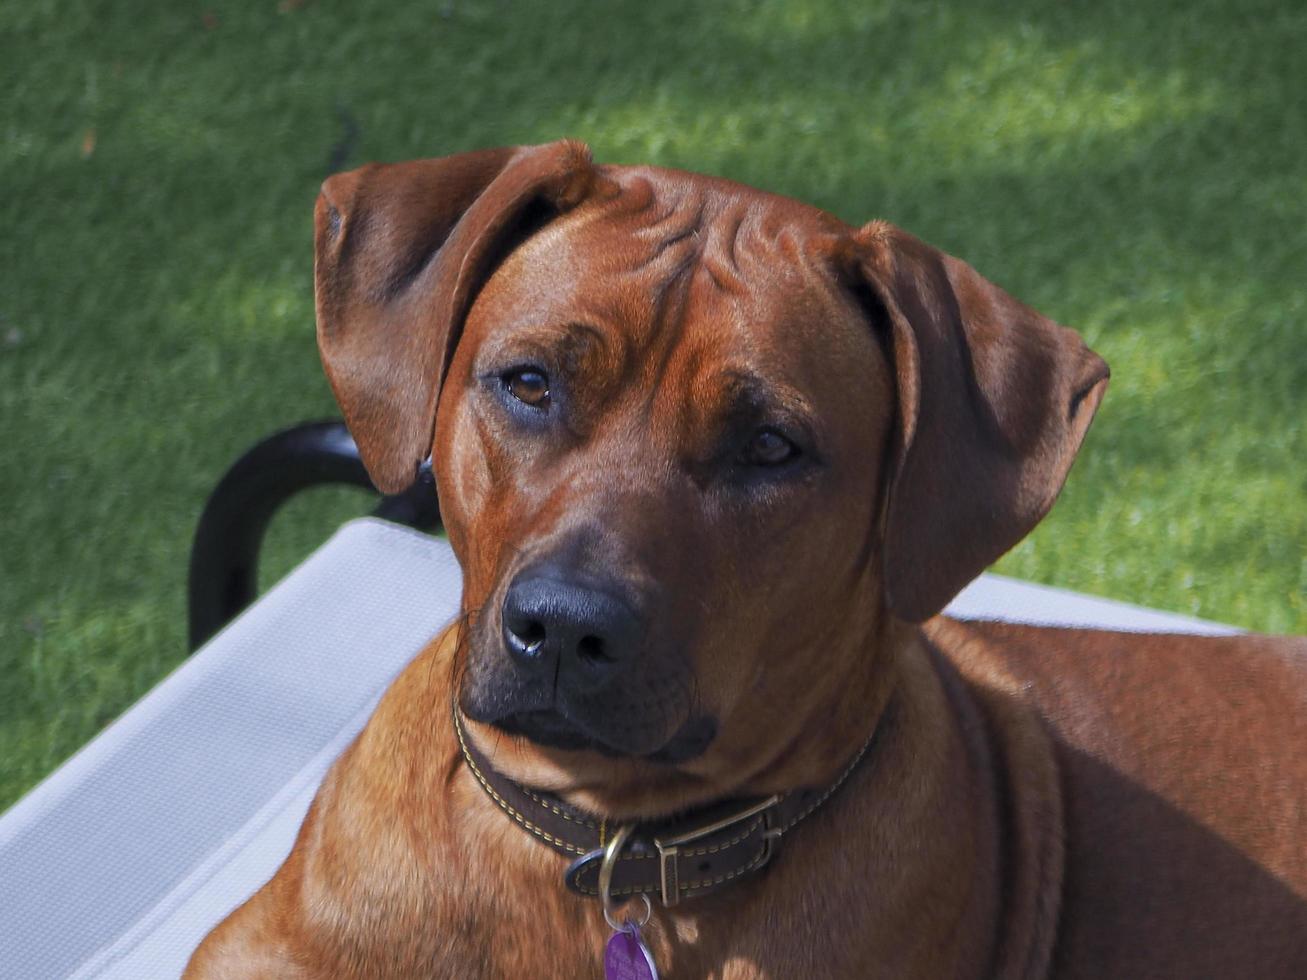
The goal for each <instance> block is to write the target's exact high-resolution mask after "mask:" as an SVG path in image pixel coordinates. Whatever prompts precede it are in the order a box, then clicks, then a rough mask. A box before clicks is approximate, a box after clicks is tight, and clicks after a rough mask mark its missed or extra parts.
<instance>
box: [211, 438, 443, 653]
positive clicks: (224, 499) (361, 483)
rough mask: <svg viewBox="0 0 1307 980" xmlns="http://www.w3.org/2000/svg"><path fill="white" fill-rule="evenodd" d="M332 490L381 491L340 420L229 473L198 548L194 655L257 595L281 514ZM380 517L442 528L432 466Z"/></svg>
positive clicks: (384, 503)
mask: <svg viewBox="0 0 1307 980" xmlns="http://www.w3.org/2000/svg"><path fill="white" fill-rule="evenodd" d="M327 485H348V486H356V487H361V488H363V489H364V490H371V491H372V492H373V493H377V489H376V487H374V486H373V485H372V481H371V480H370V479H369V478H368V474H367V470H365V469H364V468H363V463H362V461H361V460H360V459H359V453H358V447H357V446H356V445H355V444H354V439H353V437H352V436H351V435H350V434H349V430H348V429H346V428H345V423H343V422H340V421H322V422H306V423H303V424H301V425H297V426H294V427H292V428H289V429H285V430H283V431H281V432H278V433H276V434H275V435H272V436H269V437H268V438H267V439H264V440H263V441H262V442H260V443H258V444H257V445H255V446H254V447H253V448H252V449H250V450H249V451H248V452H246V453H245V454H244V455H243V456H241V457H240V459H238V460H236V462H235V463H233V464H232V466H231V468H230V469H228V470H227V472H226V473H225V474H223V477H222V479H221V480H219V481H218V485H217V486H216V487H215V488H214V490H213V493H211V494H210V495H209V499H208V501H207V502H206V503H205V505H204V510H203V512H202V513H201V514H200V521H199V524H198V525H196V528H195V539H194V541H193V542H192V543H191V561H190V576H189V582H188V587H187V600H188V603H187V605H188V622H189V632H188V636H189V642H190V648H191V650H195V649H197V648H198V647H200V646H201V645H202V644H203V643H204V642H205V641H206V640H208V639H209V638H210V637H211V636H213V635H214V634H215V633H217V632H218V631H219V630H220V629H222V627H223V626H225V625H227V623H228V622H230V621H231V620H232V619H234V618H235V617H236V616H237V615H239V614H240V612H241V611H242V610H244V609H245V607H246V606H248V605H249V604H250V603H252V602H253V601H254V599H255V597H256V596H257V595H258V569H259V551H260V548H261V547H262V544H263V538H264V534H265V533H266V532H267V529H268V525H269V524H270V523H271V522H272V518H273V515H274V514H275V513H276V512H277V510H278V508H280V507H281V505H282V504H284V503H285V502H286V501H287V500H289V499H290V498H291V497H293V496H294V495H295V494H297V493H299V492H300V491H301V490H307V489H309V488H310V487H317V486H327ZM378 495H379V496H380V494H378ZM373 514H374V515H375V516H377V517H383V518H385V519H387V520H391V521H395V522H396V523H399V524H405V525H408V526H409V527H413V528H417V529H419V530H422V531H435V530H438V529H439V528H440V526H441V524H440V506H439V503H438V502H437V500H436V481H435V477H434V476H433V475H432V472H431V466H430V463H429V462H428V463H427V464H425V465H423V467H422V468H421V469H420V470H419V472H418V479H417V482H416V483H414V484H413V486H412V487H410V488H409V489H408V490H405V491H404V492H403V493H400V494H396V495H394V496H381V500H380V503H378V505H377V507H376V508H375V509H374V510H373Z"/></svg>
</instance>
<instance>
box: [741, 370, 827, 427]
mask: <svg viewBox="0 0 1307 980" xmlns="http://www.w3.org/2000/svg"><path fill="white" fill-rule="evenodd" d="M719 377H720V379H721V381H720V384H721V388H720V389H719V390H720V392H721V395H720V396H719V399H720V400H719V401H718V405H719V411H720V412H721V413H722V415H723V416H724V417H726V418H727V419H730V420H732V421H750V420H758V419H762V418H767V417H778V418H780V419H783V420H785V421H787V422H789V423H791V424H794V425H799V426H802V427H803V428H805V429H811V422H810V420H811V418H812V409H811V406H810V404H809V402H808V399H806V398H805V397H803V395H802V394H801V393H800V392H798V391H797V390H795V389H794V388H792V387H790V386H789V385H787V384H784V383H779V382H776V381H770V380H767V379H765V378H763V377H762V376H761V375H759V374H756V373H754V372H753V371H750V370H738V369H737V370H730V371H725V372H722V374H721V375H720V376H719Z"/></svg>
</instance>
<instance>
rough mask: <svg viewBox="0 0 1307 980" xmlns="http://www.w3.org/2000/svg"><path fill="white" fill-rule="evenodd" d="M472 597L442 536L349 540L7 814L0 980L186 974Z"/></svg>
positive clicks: (380, 530)
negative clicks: (190, 960)
mask: <svg viewBox="0 0 1307 980" xmlns="http://www.w3.org/2000/svg"><path fill="white" fill-rule="evenodd" d="M460 589H461V579H460V575H459V571H458V566H457V564H456V563H455V561H454V558H453V555H452V553H451V551H450V549H449V546H448V545H447V544H445V543H444V542H443V541H440V540H437V539H435V538H431V537H429V536H427V535H422V534H418V533H416V532H413V531H409V530H407V529H405V528H402V527H399V526H397V525H394V524H389V523H386V522H384V521H378V520H373V519H364V520H360V521H354V522H351V523H349V524H347V525H345V526H344V527H342V528H341V529H340V530H339V531H338V532H337V533H336V534H335V535H334V536H333V537H332V538H331V540H330V541H328V542H327V543H326V544H325V545H323V546H322V548H320V549H319V550H318V551H317V552H315V553H314V554H313V555H312V556H311V557H310V558H309V559H308V560H307V561H305V562H304V563H303V564H302V565H301V566H300V567H299V568H297V569H296V570H295V571H294V572H292V573H291V574H290V575H288V576H287V577H286V578H285V579H283V580H282V581H281V582H279V583H278V584H277V585H276V586H275V587H274V588H273V589H271V590H270V591H269V592H268V593H267V594H266V595H265V596H263V597H262V598H260V599H259V601H258V602H257V603H256V604H255V605H253V606H252V607H251V608H250V609H249V610H247V611H246V612H245V613H244V614H243V615H242V616H241V617H240V618H239V619H237V620H236V621H235V622H233V623H232V624H231V625H230V626H228V627H227V628H226V629H225V630H223V631H222V633H220V634H219V635H218V636H216V637H215V638H214V639H212V640H211V641H209V643H207V644H206V645H205V646H204V648H203V649H201V650H200V651H199V652H197V653H196V654H195V655H194V656H193V657H191V658H190V659H189V660H188V661H187V662H186V663H185V664H183V665H182V666H181V667H179V668H178V669H177V670H176V671H175V672H174V673H173V674H172V675H171V676H169V677H168V678H167V679H166V680H164V681H163V682H162V683H161V684H160V685H159V686H158V687H156V688H155V689H154V690H153V691H151V692H150V693H149V694H148V695H147V696H146V697H145V698H143V699H142V700H141V701H140V703H138V704H137V705H136V706H135V707H133V708H132V709H131V710H130V711H129V712H127V713H126V714H125V715H124V716H123V717H122V718H121V719H119V720H118V721H117V722H115V723H114V724H113V725H111V726H110V727H109V728H108V729H106V730H105V731H104V732H103V733H102V734H101V735H100V736H99V737H97V738H96V739H95V740H94V741H93V742H92V743H91V744H90V745H88V746H87V747H86V748H85V749H83V750H82V751H81V752H79V753H78V754H77V755H76V756H74V757H73V758H72V759H71V760H69V761H68V762H67V763H66V764H65V765H64V766H63V767H62V768H60V769H59V770H58V771H57V772H56V773H55V774H54V775H52V776H51V777H50V778H49V779H47V780H46V781H45V782H44V783H42V784H41V785H40V786H38V787H37V788H36V789H35V790H33V791H32V793H30V794H29V795H28V796H27V797H25V798H24V799H23V800H22V801H20V802H19V803H18V804H17V805H16V806H15V807H14V808H13V809H12V810H10V811H9V812H8V813H7V814H5V816H4V818H3V819H0V977H3V978H6V980H8V978H12V980H40V978H43V977H66V976H69V975H77V976H86V977H91V976H95V977H109V976H114V977H132V978H135V980H141V978H154V977H171V976H177V975H178V974H179V973H180V972H181V969H182V966H183V965H184V964H185V962H186V959H187V957H188V956H189V954H190V951H191V950H192V949H193V948H194V946H195V945H196V943H197V942H198V941H199V939H200V938H201V937H202V936H203V935H204V933H205V932H206V931H207V929H208V928H210V927H211V926H212V925H213V924H214V923H215V922H217V921H218V920H220V919H221V918H222V917H223V916H224V915H225V914H226V913H227V912H228V911H230V909H232V908H234V907H235V906H236V905H238V904H239V903H240V902H241V901H243V900H244V899H245V898H246V897H247V896H248V895H249V894H250V893H251V892H253V891H254V889H255V888H257V886H258V885H259V884H260V883H261V882H262V881H264V880H265V879H266V878H267V877H268V876H269V875H270V874H271V872H272V871H273V870H275V868H276V867H277V865H278V864H279V863H280V862H281V860H282V859H283V858H284V857H285V854H286V853H287V851H288V850H289V847H290V843H291V841H292V839H293V837H294V833H295V831H296V830H297V829H298V826H299V822H300V820H301V819H302V818H303V814H304V811H305V809H306V808H307V806H308V803H309V800H310V799H311V798H312V795H313V791H314V789H315V788H316V786H317V783H318V781H319V780H320V779H321V778H322V775H323V773H324V772H325V770H326V768H327V766H328V765H329V764H330V762H331V760H332V759H333V758H334V757H335V756H336V755H337V754H338V753H339V752H340V751H341V750H342V749H343V748H344V747H345V745H347V744H348V742H349V740H350V739H351V738H352V737H353V735H354V733H355V732H357V730H358V729H359V728H360V727H361V726H362V724H363V722H364V721H365V720H366V719H367V717H368V714H369V712H370V710H371V708H372V705H373V704H374V703H375V701H376V699H377V697H378V696H379V695H380V693H381V692H382V691H383V690H384V689H385V687H386V685H387V684H388V683H389V681H390V679H391V678H392V677H394V675H395V674H396V673H397V672H398V670H399V669H400V668H401V667H402V666H403V665H404V664H405V663H406V662H407V661H409V660H410V659H411V658H412V657H413V656H414V655H415V654H416V653H417V651H418V650H420V649H421V648H422V646H423V645H424V644H425V643H426V642H427V641H428V640H429V639H431V638H432V637H433V636H435V635H436V633H438V632H439V630H440V628H441V627H442V626H443V625H444V624H445V623H446V622H448V621H449V620H450V619H451V618H452V617H453V616H454V614H455V613H456V612H457V610H458V600H459V593H460Z"/></svg>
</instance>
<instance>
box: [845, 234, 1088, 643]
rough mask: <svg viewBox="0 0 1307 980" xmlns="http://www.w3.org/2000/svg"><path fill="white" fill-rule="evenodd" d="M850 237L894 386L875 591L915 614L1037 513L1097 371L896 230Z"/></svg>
mask: <svg viewBox="0 0 1307 980" xmlns="http://www.w3.org/2000/svg"><path fill="white" fill-rule="evenodd" d="M855 242H856V247H855V249H854V251H853V256H852V257H853V261H854V265H855V276H856V277H857V278H858V279H860V280H861V282H860V285H861V286H862V288H863V289H865V290H867V291H869V292H870V297H869V299H870V302H871V304H872V305H873V306H878V307H879V308H880V309H879V311H878V314H879V315H881V316H883V319H884V320H885V321H886V323H887V326H888V331H889V337H888V350H889V353H890V356H891V358H892V360H893V372H894V375H895V377H896V382H897V388H898V419H897V425H896V432H895V439H894V442H893V450H892V458H891V466H890V470H889V476H888V484H887V491H888V499H887V501H886V511H885V529H884V542H883V549H884V550H883V561H884V582H885V589H886V597H887V599H888V602H889V607H890V609H891V610H892V611H893V612H894V613H895V615H897V616H899V617H901V618H903V619H906V620H908V621H911V622H920V621H921V620H924V619H927V618H929V617H930V616H933V615H935V614H936V613H938V612H939V611H940V610H942V609H943V608H944V607H945V606H946V605H947V604H948V603H949V601H950V600H951V599H952V598H953V597H954V596H955V595H957V593H958V592H959V591H961V589H962V588H963V586H965V585H966V584H967V583H968V582H969V581H971V580H972V579H973V578H975V577H976V576H977V575H978V574H980V572H981V571H983V570H984V569H985V567H986V566H988V565H990V564H991V563H992V562H994V561H995V560H996V559H997V558H998V557H999V556H1000V555H1002V554H1003V553H1004V552H1005V551H1007V550H1008V549H1009V548H1011V547H1012V546H1013V545H1015V544H1016V543H1017V542H1018V541H1020V540H1021V538H1023V537H1024V536H1025V535H1026V534H1027V533H1028V532H1029V531H1030V530H1031V529H1032V528H1033V527H1034V526H1035V525H1036V524H1037V523H1038V522H1039V520H1040V519H1041V518H1042V517H1043V516H1044V515H1045V514H1046V513H1047V512H1048V509H1049V508H1050V507H1051V506H1052V505H1053V501H1054V499H1055V498H1056V497H1057V494H1058V492H1059V491H1060V490H1061V488H1062V483H1063V481H1064V480H1065V479H1066V475H1067V471H1068V470H1069V469H1070V468H1071V462H1072V460H1073V459H1074V458H1075V455H1076V452H1077V450H1079V448H1080V443H1081V441H1082V440H1083V439H1084V436H1085V432H1086V431H1087V430H1088V428H1089V423H1090V420H1091V419H1092V418H1093V416H1094V412H1095V411H1096V410H1097V408H1098V403H1099V402H1100V401H1101V400H1102V397H1103V393H1104V391H1105V390H1106V388H1107V379H1108V368H1107V364H1106V363H1105V362H1104V361H1103V359H1102V358H1100V357H1099V356H1098V355H1097V354H1095V353H1094V352H1093V351H1091V350H1090V349H1089V348H1088V347H1087V346H1085V343H1084V341H1082V340H1081V339H1080V337H1079V335H1078V334H1076V333H1075V332H1074V331H1072V330H1069V329H1067V328H1066V327H1062V326H1058V325H1057V324H1056V323H1054V322H1053V321H1051V320H1049V319H1047V318H1046V317H1043V316H1041V315H1040V314H1038V313H1036V312H1035V311H1034V310H1032V309H1030V308H1029V307H1027V306H1025V305H1023V304H1021V303H1019V302H1018V301H1016V300H1015V299H1013V298H1012V297H1011V296H1009V295H1008V294H1007V293H1005V292H1003V290H1001V289H999V288H998V287H997V286H995V285H993V284H992V283H990V282H988V281H986V280H985V279H983V278H982V277H981V276H980V275H979V274H978V273H977V272H976V271H975V270H974V269H972V268H971V267H970V266H969V265H967V264H966V263H964V262H961V261H959V260H958V259H955V258H953V257H952V256H950V255H945V254H944V253H943V252H940V251H938V250H937V249H934V248H931V247H930V246H929V245H926V244H925V243H923V242H921V241H918V240H917V239H916V238H913V237H912V236H911V235H909V234H907V233H906V232H903V231H901V230H900V229H898V228H895V227H893V226H891V225H888V224H885V223H883V222H874V223H872V224H870V225H867V226H866V227H864V228H863V229H861V230H860V231H859V232H858V233H857V235H856V236H855Z"/></svg>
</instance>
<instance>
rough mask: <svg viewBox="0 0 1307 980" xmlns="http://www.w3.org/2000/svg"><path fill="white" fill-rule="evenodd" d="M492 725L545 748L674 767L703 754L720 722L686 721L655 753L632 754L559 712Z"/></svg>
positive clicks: (519, 714) (532, 713)
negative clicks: (585, 751) (593, 753)
mask: <svg viewBox="0 0 1307 980" xmlns="http://www.w3.org/2000/svg"><path fill="white" fill-rule="evenodd" d="M492 724H494V726H495V727H497V728H499V729H501V730H502V731H505V732H507V733H508V734H510V735H521V736H522V737H524V738H527V739H530V740H531V741H532V742H534V743H535V744H536V745H540V746H543V747H545V748H554V749H568V750H573V751H578V750H590V751H593V752H598V753H600V754H601V755H605V756H608V757H609V758H627V759H630V758H642V759H647V760H649V761H650V762H663V763H668V764H673V765H674V764H676V763H680V762H686V761H688V760H690V759H693V758H695V757H696V756H699V755H702V754H703V753H704V752H705V751H706V750H707V748H708V746H709V745H711V744H712V741H713V739H714V738H715V737H716V736H717V722H716V721H715V720H714V719H712V718H710V717H708V716H706V715H702V716H699V717H696V718H691V719H690V720H689V721H687V722H686V723H685V724H684V725H682V726H681V727H680V728H679V729H678V730H677V732H676V733H675V734H674V735H673V736H672V737H671V738H670V739H669V740H668V741H667V742H666V743H664V744H663V745H662V746H661V747H660V748H658V749H655V750H654V751H652V752H633V751H631V750H630V749H628V748H624V747H622V746H620V745H616V744H614V743H613V742H609V741H606V740H605V739H604V738H602V737H601V736H598V735H595V734H594V733H592V732H590V731H588V730H586V729H584V728H582V727H581V726H579V725H577V724H576V723H575V722H573V721H571V720H570V719H568V718H566V717H565V716H564V715H562V714H560V713H559V712H557V711H549V710H546V711H519V712H515V713H513V714H510V715H506V716H504V717H503V718H499V719H497V720H496V721H494V722H493V723H492Z"/></svg>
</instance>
